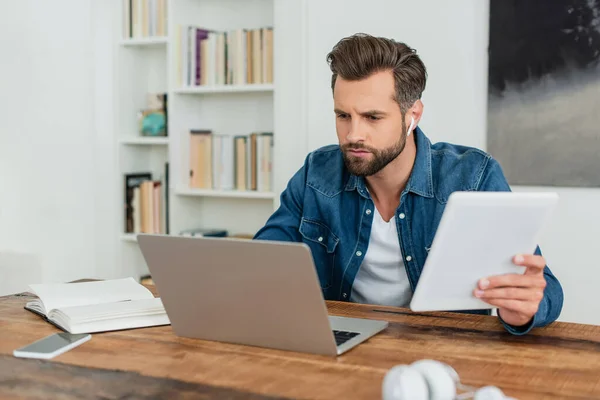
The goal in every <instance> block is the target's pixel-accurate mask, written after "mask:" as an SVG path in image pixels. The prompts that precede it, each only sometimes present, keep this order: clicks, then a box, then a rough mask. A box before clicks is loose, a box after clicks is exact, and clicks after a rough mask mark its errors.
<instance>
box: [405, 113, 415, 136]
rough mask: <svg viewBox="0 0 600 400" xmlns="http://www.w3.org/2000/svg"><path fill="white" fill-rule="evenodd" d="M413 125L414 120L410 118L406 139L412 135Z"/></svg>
mask: <svg viewBox="0 0 600 400" xmlns="http://www.w3.org/2000/svg"><path fill="white" fill-rule="evenodd" d="M414 124H415V118H414V117H410V128H408V133H407V134H406V137H409V136H410V134H411V133H412V131H413V125H414Z"/></svg>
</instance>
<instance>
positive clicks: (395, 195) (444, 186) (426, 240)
mask: <svg viewBox="0 0 600 400" xmlns="http://www.w3.org/2000/svg"><path fill="white" fill-rule="evenodd" d="M327 59H328V62H329V64H330V67H331V71H332V73H333V75H332V81H331V87H332V91H333V99H334V111H335V118H336V130H337V136H338V139H339V146H338V145H331V146H326V147H323V148H321V149H318V150H316V151H314V152H312V153H310V154H309V155H308V157H307V158H306V160H305V163H304V165H303V167H302V168H300V170H299V171H298V172H297V173H296V174H295V175H294V176H293V177H292V179H291V180H290V181H289V183H288V186H287V188H286V189H285V191H284V192H283V193H282V195H281V205H280V207H279V208H278V209H277V210H276V211H275V213H274V214H273V215H272V216H271V217H270V218H269V220H268V221H267V223H266V225H265V226H264V227H263V228H262V229H261V230H260V231H259V232H257V234H256V236H255V239H262V240H284V241H297V242H300V241H302V242H304V243H306V244H307V245H308V246H309V247H310V249H311V251H312V254H313V258H314V260H315V264H316V268H317V272H318V276H319V280H320V283H321V288H322V290H323V295H324V297H325V298H326V299H328V300H341V301H355V302H361V303H371V304H382V305H393V306H408V304H409V302H410V299H411V296H412V293H413V290H414V288H415V287H416V284H417V282H418V280H419V276H420V274H421V270H422V268H423V265H424V263H425V259H426V257H427V250H428V248H429V247H430V245H431V243H432V241H433V237H434V235H435V231H436V229H437V226H438V224H439V221H440V218H441V216H442V213H443V211H444V206H445V202H446V200H447V199H448V196H449V195H450V193H452V192H453V191H458V190H478V191H509V190H510V187H509V185H508V184H507V182H506V179H505V178H504V175H503V173H502V170H501V168H500V166H499V164H498V163H497V162H496V161H495V160H494V159H493V158H491V157H490V156H489V155H488V154H486V153H484V152H483V151H481V150H478V149H474V148H469V147H465V146H458V145H451V144H448V143H437V144H433V145H432V144H431V143H430V141H429V140H428V139H427V137H426V136H425V134H424V133H423V132H422V130H421V129H420V128H419V127H418V124H419V121H420V119H421V116H422V114H423V103H422V102H421V100H420V98H421V94H422V92H423V90H424V89H425V81H426V77H427V73H426V69H425V66H424V65H423V63H422V61H421V60H420V58H419V56H418V55H417V54H416V52H415V51H414V50H413V49H411V48H410V47H408V46H407V45H405V44H404V43H398V42H395V41H393V40H389V39H385V38H378V37H373V36H369V35H354V36H351V37H348V38H345V39H342V40H341V41H340V42H339V43H338V44H336V45H335V47H334V48H333V50H332V51H331V52H330V53H329V54H328V57H327ZM514 262H515V263H516V264H518V265H522V266H525V267H526V272H525V274H523V275H519V274H511V275H502V276H492V277H487V278H484V279H482V280H481V281H480V282H479V285H478V287H477V288H474V291H473V295H474V296H477V297H480V298H481V299H483V300H484V301H486V302H487V303H489V304H490V305H491V306H494V307H497V308H498V316H499V318H500V321H501V322H502V324H503V325H504V327H505V328H506V329H507V330H508V331H509V332H511V333H512V334H515V335H519V334H525V333H527V332H529V331H530V330H531V329H532V328H534V327H539V326H545V325H547V324H549V323H550V322H552V321H554V320H556V318H558V315H559V314H560V311H561V308H562V303H563V293H562V288H561V285H560V283H559V282H558V280H557V279H556V278H555V277H554V275H553V274H552V272H551V271H550V269H549V268H548V267H547V266H546V262H545V260H544V258H543V257H542V255H541V252H540V249H539V247H538V248H537V249H536V251H535V253H534V254H522V255H515V258H514ZM490 308H492V307H490ZM470 312H473V313H484V314H490V310H473V311H470Z"/></svg>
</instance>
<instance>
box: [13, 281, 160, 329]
mask: <svg viewBox="0 0 600 400" xmlns="http://www.w3.org/2000/svg"><path fill="white" fill-rule="evenodd" d="M29 289H30V290H31V292H32V293H33V294H34V295H36V296H37V298H36V299H34V300H32V301H29V302H27V304H25V309H26V310H28V311H31V312H33V313H35V314H37V315H39V316H41V317H42V318H44V319H45V320H46V321H47V322H49V323H51V324H53V325H55V326H56V327H58V328H60V329H62V330H64V331H67V332H69V333H92V332H106V331H116V330H123V329H133V328H142V327H148V326H159V325H169V324H170V321H169V318H168V316H167V313H166V311H165V308H164V306H163V304H162V301H161V299H160V298H158V297H156V298H155V297H154V295H153V294H152V292H150V290H148V289H147V288H146V287H144V286H143V285H141V284H139V283H138V282H136V281H135V280H134V279H133V278H131V277H130V278H123V279H112V280H104V281H92V282H78V283H47V284H32V285H29Z"/></svg>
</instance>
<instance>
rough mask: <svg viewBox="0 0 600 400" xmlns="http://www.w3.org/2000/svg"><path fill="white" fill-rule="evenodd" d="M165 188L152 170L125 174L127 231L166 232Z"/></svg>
mask: <svg viewBox="0 0 600 400" xmlns="http://www.w3.org/2000/svg"><path fill="white" fill-rule="evenodd" d="M163 190H164V188H163V182H161V181H159V180H154V179H152V174H151V173H150V172H138V173H129V174H125V233H166V229H165V225H166V224H165V223H164V222H163V218H164V217H165V212H166V208H165V206H164V198H165V196H164V195H163Z"/></svg>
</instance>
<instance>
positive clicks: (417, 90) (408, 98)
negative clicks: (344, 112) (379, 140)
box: [327, 33, 427, 114]
mask: <svg viewBox="0 0 600 400" xmlns="http://www.w3.org/2000/svg"><path fill="white" fill-rule="evenodd" d="M327 62H328V64H329V66H330V68H331V72H332V73H333V75H332V76H331V90H333V89H334V87H335V81H336V79H337V77H338V76H341V77H342V78H343V79H346V80H360V79H364V78H366V77H368V76H370V75H371V74H373V73H376V72H380V71H385V70H391V71H393V73H394V81H395V83H396V85H395V86H396V96H395V100H396V101H397V102H398V104H399V105H400V110H401V111H402V113H403V114H404V113H405V112H406V111H407V110H408V109H409V108H410V107H411V106H412V105H413V104H414V103H415V101H417V100H419V99H420V98H421V94H422V93H423V91H424V90H425V82H426V81H427V70H426V69H425V64H423V62H422V61H421V58H419V56H418V55H417V53H416V51H415V50H414V49H412V48H410V47H409V46H407V45H406V44H405V43H402V42H396V41H395V40H393V39H387V38H383V37H375V36H371V35H367V34H364V33H358V34H355V35H352V36H349V37H346V38H343V39H342V40H340V41H339V42H338V43H337V44H336V45H335V46H334V47H333V49H332V50H331V52H329V54H327Z"/></svg>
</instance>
